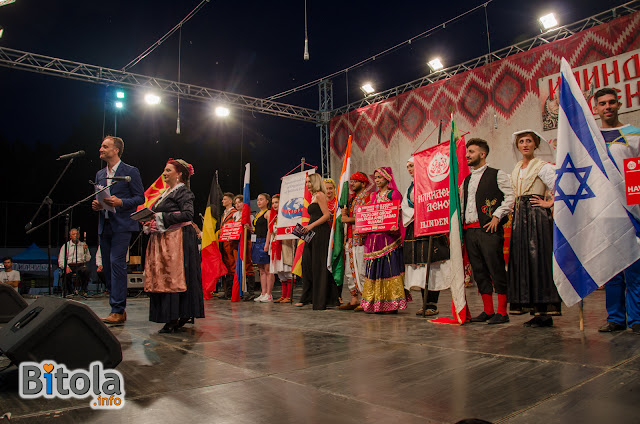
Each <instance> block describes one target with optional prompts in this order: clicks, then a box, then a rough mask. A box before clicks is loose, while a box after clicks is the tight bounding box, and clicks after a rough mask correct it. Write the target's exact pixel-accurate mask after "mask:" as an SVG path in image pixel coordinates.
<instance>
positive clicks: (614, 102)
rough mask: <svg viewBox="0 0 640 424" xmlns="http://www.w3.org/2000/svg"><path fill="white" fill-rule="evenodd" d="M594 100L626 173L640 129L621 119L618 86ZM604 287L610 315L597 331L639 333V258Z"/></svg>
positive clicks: (639, 143) (639, 149) (637, 152)
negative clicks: (625, 166) (629, 328)
mask: <svg viewBox="0 0 640 424" xmlns="http://www.w3.org/2000/svg"><path fill="white" fill-rule="evenodd" d="M594 99H595V102H596V112H597V113H598V115H600V121H601V123H602V129H601V132H602V136H603V137H604V141H605V142H606V143H607V151H608V153H609V156H610V157H611V159H612V160H613V162H614V163H615V165H616V167H617V168H618V170H619V171H620V173H621V174H623V166H624V160H625V159H629V158H634V157H638V156H640V128H637V127H634V126H632V125H629V124H627V125H625V124H623V123H622V122H620V119H619V118H618V111H619V110H620V106H622V104H621V103H620V101H619V100H618V92H617V91H616V90H615V89H613V88H603V89H600V90H598V91H596V93H595V95H594ZM604 288H605V293H606V298H607V300H606V305H607V314H608V316H607V322H606V324H604V325H603V326H602V327H600V328H599V329H598V331H600V332H603V333H610V332H614V331H622V330H624V329H626V328H627V326H629V327H631V331H632V332H633V333H634V334H640V261H636V262H635V263H633V264H631V265H630V266H629V267H628V268H627V269H625V270H624V271H623V272H621V273H619V274H618V275H616V276H615V277H613V278H612V279H611V280H609V282H607V284H606V285H605V286H604Z"/></svg>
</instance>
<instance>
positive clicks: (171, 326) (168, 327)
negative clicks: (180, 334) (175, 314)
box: [158, 320, 178, 334]
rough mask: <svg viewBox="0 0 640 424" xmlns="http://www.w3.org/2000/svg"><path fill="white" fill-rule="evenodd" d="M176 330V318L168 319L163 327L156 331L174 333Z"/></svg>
mask: <svg viewBox="0 0 640 424" xmlns="http://www.w3.org/2000/svg"><path fill="white" fill-rule="evenodd" d="M176 331H178V320H174V321H169V322H168V323H166V324H165V325H164V327H162V328H161V329H160V330H158V333H160V334H163V333H175V332H176Z"/></svg>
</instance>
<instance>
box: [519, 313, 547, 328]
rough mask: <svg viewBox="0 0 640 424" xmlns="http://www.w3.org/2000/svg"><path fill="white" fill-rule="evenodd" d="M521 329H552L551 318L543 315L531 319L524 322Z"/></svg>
mask: <svg viewBox="0 0 640 424" xmlns="http://www.w3.org/2000/svg"><path fill="white" fill-rule="evenodd" d="M522 326H523V327H532V328H538V327H553V317H550V316H547V315H543V316H537V317H534V318H533V319H531V320H529V321H527V322H525V323H524V324H522Z"/></svg>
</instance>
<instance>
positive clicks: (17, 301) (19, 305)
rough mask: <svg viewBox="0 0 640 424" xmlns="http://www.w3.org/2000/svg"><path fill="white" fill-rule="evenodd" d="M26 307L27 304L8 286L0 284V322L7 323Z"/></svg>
mask: <svg viewBox="0 0 640 424" xmlns="http://www.w3.org/2000/svg"><path fill="white" fill-rule="evenodd" d="M26 307H27V302H26V301H25V300H24V299H23V298H22V296H20V294H19V293H18V292H17V291H16V289H14V288H13V287H11V286H10V285H8V284H4V283H0V322H9V321H11V320H12V319H13V317H15V316H16V315H18V313H19V312H20V311H21V310H23V309H24V308H26Z"/></svg>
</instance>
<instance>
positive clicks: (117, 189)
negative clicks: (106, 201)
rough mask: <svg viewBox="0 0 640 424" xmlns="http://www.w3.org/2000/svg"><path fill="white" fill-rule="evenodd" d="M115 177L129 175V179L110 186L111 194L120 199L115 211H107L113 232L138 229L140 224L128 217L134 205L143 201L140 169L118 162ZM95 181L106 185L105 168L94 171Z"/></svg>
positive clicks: (102, 215) (101, 212) (99, 231)
mask: <svg viewBox="0 0 640 424" xmlns="http://www.w3.org/2000/svg"><path fill="white" fill-rule="evenodd" d="M115 176H116V177H126V176H129V177H131V181H129V182H126V181H118V182H117V183H116V184H115V185H114V186H113V187H111V189H110V190H111V195H112V196H116V197H118V198H119V199H120V200H122V206H119V207H117V208H116V213H111V212H109V222H110V223H111V228H112V230H113V232H114V233H122V232H126V231H139V230H140V224H138V222H137V221H134V220H133V219H131V218H130V216H129V215H131V214H132V213H133V212H135V211H136V207H138V205H141V204H143V203H144V187H143V186H142V179H141V178H140V171H138V168H136V167H135V166H131V165H127V164H126V163H124V162H120V165H118V169H117V170H116V174H115ZM96 183H97V184H100V185H101V186H103V187H106V185H107V168H102V169H101V170H99V171H98V172H97V173H96ZM104 213H105V211H104V210H101V211H100V222H99V224H98V234H102V229H103V227H104Z"/></svg>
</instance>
